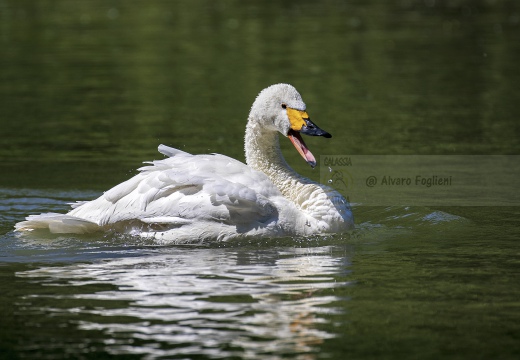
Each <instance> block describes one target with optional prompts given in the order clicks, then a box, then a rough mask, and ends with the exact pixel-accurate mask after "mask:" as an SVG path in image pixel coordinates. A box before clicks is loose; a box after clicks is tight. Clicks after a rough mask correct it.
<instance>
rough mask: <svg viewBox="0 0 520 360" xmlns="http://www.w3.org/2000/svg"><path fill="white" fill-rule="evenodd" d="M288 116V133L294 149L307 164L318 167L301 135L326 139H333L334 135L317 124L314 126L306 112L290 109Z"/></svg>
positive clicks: (288, 109)
mask: <svg viewBox="0 0 520 360" xmlns="http://www.w3.org/2000/svg"><path fill="white" fill-rule="evenodd" d="M287 116H288V117H289V121H290V122H291V128H290V129H289V132H288V133H287V137H288V138H289V139H290V140H291V142H292V143H293V145H294V147H295V148H296V150H298V152H299V153H300V155H301V156H302V157H303V158H304V159H305V161H307V163H309V165H310V166H311V167H312V168H314V167H315V166H316V159H315V158H314V155H312V153H311V152H310V151H309V148H307V145H305V142H304V141H303V139H302V137H301V135H300V134H305V135H310V136H323V137H326V138H331V137H332V135H331V134H329V133H328V132H326V131H324V130H322V129H320V128H319V127H318V126H316V124H314V123H313V122H312V121H311V120H310V119H309V115H308V114H307V112H305V111H301V110H296V109H291V108H289V107H288V108H287Z"/></svg>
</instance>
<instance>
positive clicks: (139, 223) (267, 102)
mask: <svg viewBox="0 0 520 360" xmlns="http://www.w3.org/2000/svg"><path fill="white" fill-rule="evenodd" d="M282 103H283V104H286V105H287V106H289V107H292V108H294V109H299V110H304V109H305V104H304V103H303V101H302V100H301V96H300V95H299V93H298V92H297V91H296V89H294V88H293V87H292V86H290V85H287V84H278V85H273V86H271V87H269V88H267V89H265V90H263V91H262V92H261V93H260V95H259V96H258V97H257V99H256V100H255V102H254V104H253V107H252V108H251V112H250V115H249V119H248V124H247V127H246V139H245V140H246V141H245V149H246V160H247V164H248V165H246V164H243V163H242V162H239V161H237V160H235V159H232V158H229V157H227V156H224V155H219V154H211V155H191V154H189V153H186V152H184V151H181V150H178V149H174V148H171V147H168V146H166V145H160V146H159V152H161V153H162V154H164V155H166V156H168V158H166V159H163V160H156V161H152V162H149V163H147V165H145V166H143V167H141V168H140V169H139V171H140V173H139V174H137V175H136V176H134V177H133V178H131V179H129V180H127V181H125V182H123V183H121V184H119V185H117V186H115V187H113V188H112V189H110V190H108V191H107V192H105V193H104V194H103V195H102V196H100V197H99V198H98V199H95V200H92V201H89V202H78V203H75V204H73V205H72V210H71V211H70V212H69V213H67V214H41V215H31V216H29V217H28V218H27V219H26V221H22V222H20V223H18V224H16V230H18V231H31V230H35V229H42V228H46V229H49V230H50V231H51V232H54V233H65V232H69V233H85V232H92V231H96V230H108V229H111V230H116V231H121V232H125V233H131V234H138V235H141V236H144V237H153V238H156V239H158V240H159V241H161V242H164V243H180V242H192V241H204V240H227V239H230V238H237V237H254V236H269V237H273V236H287V235H311V234H320V233H330V232H339V231H345V230H347V229H349V228H350V227H351V226H352V225H353V220H352V213H351V212H350V208H349V206H348V203H347V202H346V200H344V198H343V197H342V196H341V195H340V194H339V193H338V192H336V191H334V190H333V189H331V188H329V187H327V186H324V185H321V184H318V183H315V182H313V181H311V180H309V179H306V178H304V177H302V176H300V175H298V174H297V173H296V172H294V170H292V169H291V168H290V167H289V166H288V165H287V163H286V162H285V160H284V159H283V157H282V155H281V152H280V149H279V145H278V132H281V133H282V134H284V135H285V134H287V131H288V129H289V126H290V124H289V119H288V117H287V115H286V113H285V112H284V111H280V105H281V104H282ZM338 199H340V201H339V202H338ZM341 200H342V201H341Z"/></svg>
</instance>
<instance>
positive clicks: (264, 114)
mask: <svg viewBox="0 0 520 360" xmlns="http://www.w3.org/2000/svg"><path fill="white" fill-rule="evenodd" d="M306 108H307V107H306V105H305V103H304V102H303V100H302V97H301V95H300V93H298V91H297V90H296V89H295V88H294V86H292V85H289V84H276V85H271V86H269V87H268V88H265V89H264V90H262V91H261V92H260V94H258V96H257V98H256V100H255V102H254V103H253V106H252V107H251V114H250V119H251V120H254V121H256V122H257V123H258V125H259V126H262V127H263V128H264V129H266V130H270V131H278V132H280V133H281V134H282V135H284V136H286V137H288V138H289V139H290V140H291V142H292V143H293V145H294V147H295V148H296V150H298V152H299V153H300V155H301V156H302V157H303V159H304V160H305V161H307V163H308V164H309V165H310V166H312V167H313V168H314V167H315V166H316V159H315V158H314V155H312V153H311V152H310V151H309V149H308V148H307V145H306V144H305V142H304V141H303V139H302V137H301V135H300V134H305V135H310V136H323V137H326V138H330V137H332V135H331V134H329V133H328V132H326V131H324V130H322V129H320V128H319V127H318V126H317V125H316V124H314V123H313V122H312V121H311V119H310V117H309V115H308V114H307V112H306ZM255 125H256V124H255Z"/></svg>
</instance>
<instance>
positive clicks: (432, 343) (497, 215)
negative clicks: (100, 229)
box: [0, 0, 520, 359]
mask: <svg viewBox="0 0 520 360" xmlns="http://www.w3.org/2000/svg"><path fill="white" fill-rule="evenodd" d="M519 38H520V3H518V2H516V1H512V0H511V1H499V0H496V1H493V0H485V1H484V0H480V1H477V0H475V1H464V0H451V1H450V0H444V1H441V0H425V1H422V0H402V1H397V0H396V1H332V0H331V1H283V2H282V1H246V2H243V1H231V0H230V1H165V0H163V1H150V2H149V1H141V0H135V1H116V0H112V1H101V0H94V1H65V0H58V1H44V0H38V1H33V0H16V1H15V0H0V47H1V50H0V134H1V136H0V175H1V176H0V294H1V296H0V311H1V313H2V315H1V317H0V319H1V320H0V358H6V359H10V358H29V359H35V358H49V359H56V358H71V359H72V358H73V359H80V358H84V359H90V358H96V359H99V358H112V357H115V358H117V357H124V358H149V359H151V358H197V359H202V358H246V359H257V358H258V359H265V358H270V359H277V358H297V359H322V358H323V359H325V358H332V359H347V358H353V359H356V358H390V359H405V358H421V359H439V358H450V359H466V358H467V359H491V358H494V359H508V358H511V359H516V358H518V357H519V356H520V325H519V324H520V285H519V283H520V276H519V275H520V247H519V244H518V241H519V238H520V236H519V235H520V231H519V225H520V221H519V217H520V209H518V208H517V207H498V206H497V207H435V208H428V207H420V208H417V207H364V206H362V204H361V205H359V206H357V207H356V208H354V213H355V216H356V223H357V229H356V230H355V231H354V232H352V233H350V234H345V235H338V236H332V237H328V238H312V239H277V240H269V239H258V240H257V241H248V242H232V243H226V244H208V245H201V246H169V247H160V246H155V245H154V244H153V243H151V242H149V241H144V240H142V239H135V238H125V237H121V236H118V235H116V234H107V235H103V236H97V237H96V236H94V237H92V236H90V237H70V236H59V237H55V236H54V237H53V236H43V237H37V238H25V237H17V236H16V235H15V234H14V233H13V232H12V229H13V226H14V224H15V223H16V222H17V221H20V220H22V219H23V218H24V217H25V216H26V215H27V214H32V213H40V212H48V211H58V212H64V211H66V210H67V208H68V205H67V203H68V202H72V201H76V200H88V199H92V198H94V197H96V196H98V195H99V194H100V193H101V192H102V191H103V190H106V189H108V188H109V187H111V186H113V185H116V184H118V183H119V182H121V181H123V180H125V179H127V178H128V177H130V176H131V175H132V174H135V169H136V168H137V167H139V166H140V165H141V162H142V161H145V160H152V159H159V158H161V156H160V155H159V154H157V152H156V148H157V145H158V144H160V143H164V144H167V145H170V146H174V147H178V148H181V149H184V150H186V151H189V152H192V153H207V152H218V153H223V154H226V155H229V156H232V157H234V158H237V159H240V160H243V140H242V139H243V132H244V127H245V119H246V117H247V113H248V110H249V107H250V106H251V103H252V101H253V99H254V97H255V96H256V95H257V93H258V92H259V91H260V90H261V89H263V88H264V87H266V86H268V85H270V84H273V83H278V82H288V83H291V84H293V85H294V86H296V88H297V89H298V90H299V91H300V93H301V94H302V96H303V98H304V100H305V101H306V103H307V107H308V111H309V113H310V115H311V117H312V118H313V120H315V121H316V123H318V124H319V125H320V126H321V127H323V128H324V129H326V130H327V131H329V132H330V133H332V134H333V138H332V139H330V140H325V139H309V140H308V141H307V144H308V145H309V147H310V148H311V149H312V150H313V152H314V154H315V155H316V156H317V158H318V155H323V154H330V155H345V154H359V155H405V154H419V155H506V154H507V155H518V154H520V141H519V139H520V121H519V117H520V110H519V106H518V105H519V104H520V90H519V84H520V70H519V65H518V64H519V63H520V41H519V40H518V39H519ZM282 147H283V150H284V154H285V156H286V158H287V160H288V162H289V163H290V164H291V166H293V167H294V168H295V169H296V170H297V171H299V172H300V173H302V174H303V175H305V176H308V177H311V178H313V179H315V180H318V179H319V170H318V169H315V170H311V169H310V168H309V167H308V166H307V165H306V164H305V163H304V162H303V161H302V160H301V158H300V157H299V155H298V154H297V153H296V152H295V151H294V149H291V145H290V144H289V143H288V142H284V141H282Z"/></svg>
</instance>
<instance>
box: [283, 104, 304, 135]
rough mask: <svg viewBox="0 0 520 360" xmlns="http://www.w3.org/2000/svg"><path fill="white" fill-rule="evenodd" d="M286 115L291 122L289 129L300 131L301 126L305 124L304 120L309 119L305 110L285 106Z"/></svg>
mask: <svg viewBox="0 0 520 360" xmlns="http://www.w3.org/2000/svg"><path fill="white" fill-rule="evenodd" d="M287 116H288V117H289V121H290V123H291V129H293V130H295V131H300V130H301V129H302V127H303V126H305V125H307V123H306V122H305V120H308V119H309V115H308V114H307V112H305V111H301V110H296V109H291V108H290V107H288V108H287Z"/></svg>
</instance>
